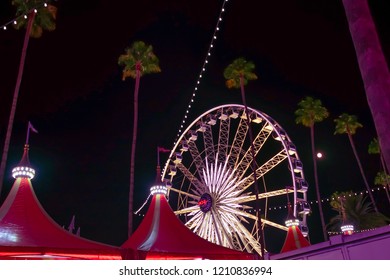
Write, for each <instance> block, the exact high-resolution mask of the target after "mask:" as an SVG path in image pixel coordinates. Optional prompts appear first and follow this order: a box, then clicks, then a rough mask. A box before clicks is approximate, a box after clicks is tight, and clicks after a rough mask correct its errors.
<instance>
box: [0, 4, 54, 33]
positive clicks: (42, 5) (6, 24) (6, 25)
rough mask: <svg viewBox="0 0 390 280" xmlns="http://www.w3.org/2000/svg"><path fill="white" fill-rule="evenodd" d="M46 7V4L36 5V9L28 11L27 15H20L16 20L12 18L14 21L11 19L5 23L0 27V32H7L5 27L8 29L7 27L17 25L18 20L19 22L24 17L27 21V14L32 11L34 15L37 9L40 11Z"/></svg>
mask: <svg viewBox="0 0 390 280" xmlns="http://www.w3.org/2000/svg"><path fill="white" fill-rule="evenodd" d="M47 5H48V4H47V3H46V2H44V3H42V4H39V5H37V6H36V7H34V8H32V9H30V10H29V11H28V12H27V13H25V14H22V15H20V16H17V17H16V18H14V19H12V20H10V21H8V22H6V23H5V24H3V25H1V26H0V30H7V27H8V26H9V25H12V24H17V23H18V20H20V19H21V18H23V17H24V18H25V19H27V15H28V14H29V13H31V12H32V11H34V12H35V13H37V12H38V9H40V8H42V7H44V8H47Z"/></svg>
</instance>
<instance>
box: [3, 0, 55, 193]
mask: <svg viewBox="0 0 390 280" xmlns="http://www.w3.org/2000/svg"><path fill="white" fill-rule="evenodd" d="M47 2H49V1H44V0H13V1H12V5H14V6H15V7H16V16H18V17H19V19H18V20H17V23H16V24H14V25H13V26H14V27H15V28H16V29H20V28H23V27H25V28H26V33H25V36H24V42H23V48H22V54H21V57H20V63H19V71H18V77H17V79H16V85H15V90H14V95H13V99H12V106H11V111H10V114H9V120H8V127H7V133H6V136H5V141H4V148H3V155H2V157H1V164H0V194H1V190H2V187H3V181H4V174H5V167H6V164H7V157H8V150H9V145H10V141H11V135H12V129H13V125H14V119H15V112H16V105H17V102H18V96H19V90H20V84H21V83H22V76H23V70H24V64H25V60H26V53H27V47H28V43H29V39H30V37H33V38H40V37H41V36H42V33H43V30H47V31H53V30H55V28H56V24H55V19H56V14H57V8H56V7H55V6H52V5H50V4H46V5H44V4H45V3H47ZM34 9H36V12H35V10H34ZM22 15H26V17H27V18H25V17H24V16H22Z"/></svg>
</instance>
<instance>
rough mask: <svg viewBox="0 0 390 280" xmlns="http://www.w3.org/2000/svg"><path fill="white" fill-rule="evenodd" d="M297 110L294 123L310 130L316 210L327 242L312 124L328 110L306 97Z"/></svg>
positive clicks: (320, 118)
mask: <svg viewBox="0 0 390 280" xmlns="http://www.w3.org/2000/svg"><path fill="white" fill-rule="evenodd" d="M298 107H299V108H298V109H297V110H296V111H295V116H296V118H295V123H296V124H302V125H304V126H306V127H309V128H310V140H311V155H312V159H313V169H314V182H315V188H316V194H317V200H318V208H319V213H320V219H321V227H322V233H323V236H324V240H325V241H327V240H328V234H327V232H326V226H325V219H324V213H323V209H322V203H321V194H320V186H319V183H318V173H317V157H316V153H315V150H316V149H315V141H314V124H315V123H316V122H322V121H323V120H324V119H326V118H327V117H328V116H329V113H328V110H327V109H326V108H325V107H323V106H322V102H321V100H319V99H314V98H313V97H311V96H307V97H305V98H304V99H302V100H301V101H300V102H299V103H298Z"/></svg>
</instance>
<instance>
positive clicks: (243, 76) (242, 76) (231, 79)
mask: <svg viewBox="0 0 390 280" xmlns="http://www.w3.org/2000/svg"><path fill="white" fill-rule="evenodd" d="M254 70H255V64H254V63H253V62H252V61H247V60H246V59H245V58H243V57H240V58H237V59H236V60H234V61H233V62H232V63H231V64H229V65H228V66H227V67H226V68H225V70H224V72H223V75H224V77H225V79H226V86H227V88H229V89H231V88H236V89H238V88H240V89H241V99H242V103H243V105H244V110H245V115H246V121H247V124H248V130H249V141H250V143H251V154H252V162H251V165H252V170H253V179H254V184H255V196H256V205H255V207H256V213H257V227H258V231H259V232H258V235H259V242H260V247H261V248H260V249H261V256H260V258H261V259H264V252H265V248H264V233H263V229H262V223H261V215H260V207H259V186H258V183H257V178H256V177H257V175H256V162H255V149H254V146H253V132H252V127H251V124H250V117H249V111H248V106H247V103H246V98H245V87H244V86H245V85H247V84H248V81H250V80H256V79H257V75H256V74H255V73H253V71H254Z"/></svg>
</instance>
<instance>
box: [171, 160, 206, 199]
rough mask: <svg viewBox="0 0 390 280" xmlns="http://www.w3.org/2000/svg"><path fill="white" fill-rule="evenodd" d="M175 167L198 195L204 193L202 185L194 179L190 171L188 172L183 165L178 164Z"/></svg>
mask: <svg viewBox="0 0 390 280" xmlns="http://www.w3.org/2000/svg"><path fill="white" fill-rule="evenodd" d="M176 167H177V168H178V169H179V170H180V171H181V172H182V173H183V175H184V177H186V178H187V179H188V181H190V183H191V184H192V185H193V186H194V187H195V189H196V190H197V192H198V193H203V192H204V191H205V189H204V188H205V187H204V184H202V183H201V182H200V181H199V180H198V178H196V177H195V176H194V175H193V174H192V173H191V171H189V170H188V169H187V167H185V166H184V165H183V163H181V162H179V163H177V164H176Z"/></svg>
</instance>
